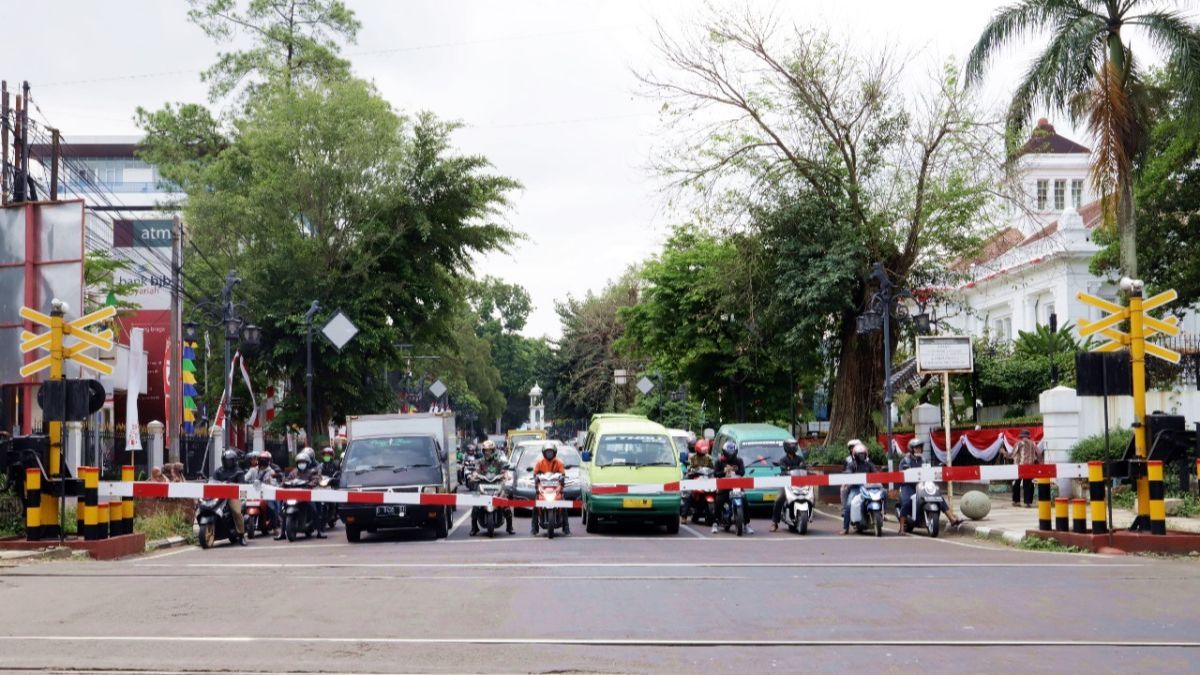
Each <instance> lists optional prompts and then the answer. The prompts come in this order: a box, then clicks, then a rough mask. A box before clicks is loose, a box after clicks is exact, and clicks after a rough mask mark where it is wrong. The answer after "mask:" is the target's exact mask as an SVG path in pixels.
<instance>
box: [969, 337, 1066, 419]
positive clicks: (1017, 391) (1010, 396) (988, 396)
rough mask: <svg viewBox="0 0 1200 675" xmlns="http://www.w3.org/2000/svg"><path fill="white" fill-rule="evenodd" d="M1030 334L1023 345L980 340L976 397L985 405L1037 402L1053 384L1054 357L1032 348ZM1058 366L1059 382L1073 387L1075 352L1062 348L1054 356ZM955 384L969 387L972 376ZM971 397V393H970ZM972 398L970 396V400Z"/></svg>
mask: <svg viewBox="0 0 1200 675" xmlns="http://www.w3.org/2000/svg"><path fill="white" fill-rule="evenodd" d="M1036 339H1037V338H1036V337H1034V336H1031V337H1030V338H1027V339H1026V342H1025V345H1024V346H1023V347H1014V345H1013V344H1011V343H1007V342H1003V341H998V342H987V341H983V340H981V341H978V342H977V343H976V348H975V370H976V372H978V373H979V390H978V391H976V392H974V396H973V398H977V399H979V400H981V401H983V405H1020V404H1027V403H1034V402H1036V401H1037V400H1038V398H1039V397H1040V396H1041V393H1042V392H1043V391H1045V390H1047V389H1049V388H1050V386H1051V382H1052V379H1051V376H1050V363H1051V357H1050V355H1049V354H1048V353H1046V352H1040V351H1038V350H1037V349H1034V348H1032V347H1031V343H1033V342H1035V341H1036ZM1054 362H1055V363H1057V365H1058V375H1059V384H1061V385H1063V386H1067V387H1070V386H1074V383H1075V353H1074V352H1073V351H1065V350H1064V351H1059V352H1057V353H1055V355H1054ZM953 382H954V383H955V386H956V387H959V388H960V389H965V388H967V387H969V386H970V383H971V379H970V378H966V377H964V378H957V379H955V380H953ZM968 396H970V393H968ZM968 400H970V399H968Z"/></svg>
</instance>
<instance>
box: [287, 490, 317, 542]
mask: <svg viewBox="0 0 1200 675" xmlns="http://www.w3.org/2000/svg"><path fill="white" fill-rule="evenodd" d="M308 486H309V483H308V481H307V480H305V479H303V478H293V479H292V480H288V481H284V482H283V487H285V488H296V489H305V488H307V487H308ZM317 517H318V518H319V517H320V514H318V516H317ZM316 529H317V521H316V520H314V519H313V517H312V512H311V509H309V508H308V504H307V503H306V502H302V501H300V500H299V499H289V500H287V501H285V502H284V503H283V533H284V535H285V536H286V537H287V540H288V541H289V542H292V541H296V536H297V535H298V534H299V533H300V532H303V533H304V536H305V538H308V537H311V536H312V534H313V531H315V530H316Z"/></svg>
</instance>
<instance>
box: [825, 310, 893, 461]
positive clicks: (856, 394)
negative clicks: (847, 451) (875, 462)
mask: <svg viewBox="0 0 1200 675" xmlns="http://www.w3.org/2000/svg"><path fill="white" fill-rule="evenodd" d="M855 320H856V316H855V315H854V314H847V315H844V316H843V317H842V329H841V342H842V350H841V354H839V356H838V365H837V376H836V379H835V382H834V385H833V400H832V401H831V403H830V406H831V415H830V424H829V439H830V440H837V441H845V440H849V439H851V438H859V439H862V440H863V441H866V440H868V439H869V438H870V437H871V436H872V434H873V433H874V432H875V431H876V429H877V424H876V422H875V415H876V414H879V413H880V412H881V411H882V409H883V333H882V332H879V333H871V334H869V335H858V334H857V331H856V323H855Z"/></svg>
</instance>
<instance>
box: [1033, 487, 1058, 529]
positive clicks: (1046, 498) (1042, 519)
mask: <svg viewBox="0 0 1200 675" xmlns="http://www.w3.org/2000/svg"><path fill="white" fill-rule="evenodd" d="M1037 498H1038V529H1039V530H1042V531H1045V532H1049V531H1050V530H1052V529H1054V527H1053V526H1052V525H1051V520H1050V511H1051V509H1050V506H1051V504H1053V502H1052V501H1051V500H1050V479H1049V478H1038V479H1037Z"/></svg>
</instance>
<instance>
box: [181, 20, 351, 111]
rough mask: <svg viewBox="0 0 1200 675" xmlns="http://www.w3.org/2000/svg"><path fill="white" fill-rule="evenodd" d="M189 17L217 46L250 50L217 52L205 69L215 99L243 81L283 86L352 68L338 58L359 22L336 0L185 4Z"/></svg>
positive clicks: (344, 75) (342, 73) (345, 72)
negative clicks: (239, 42)
mask: <svg viewBox="0 0 1200 675" xmlns="http://www.w3.org/2000/svg"><path fill="white" fill-rule="evenodd" d="M189 2H190V3H191V5H192V9H191V10H190V11H189V12H188V18H189V19H190V20H191V21H192V23H195V24H196V25H197V26H200V28H201V29H203V30H204V32H205V33H206V34H207V35H208V36H209V37H211V38H213V39H214V40H216V41H218V42H231V41H233V40H235V39H236V38H238V37H240V36H245V37H247V38H249V40H250V43H251V46H250V47H249V48H248V49H244V50H241V51H233V52H222V53H220V54H218V58H217V63H216V64H215V65H213V66H212V67H211V68H209V69H208V70H206V71H204V73H203V75H202V78H203V79H204V80H205V81H206V82H208V83H209V85H210V91H209V95H210V97H211V98H212V99H213V100H214V101H215V100H217V99H219V98H221V97H223V96H225V95H227V94H229V93H230V92H231V91H233V90H235V89H237V88H238V87H239V86H241V85H243V84H245V83H246V81H247V80H253V82H252V83H251V87H252V88H254V87H257V86H261V85H262V84H263V83H264V82H270V81H273V80H278V81H280V82H282V83H284V84H285V85H286V86H289V87H290V86H292V85H295V84H312V83H315V82H320V81H324V80H333V79H344V78H347V77H349V75H350V64H349V62H347V61H345V60H344V59H342V58H341V57H339V56H338V51H339V48H340V43H341V42H343V41H344V42H349V43H353V42H354V39H355V36H356V35H357V34H358V31H359V29H360V28H361V27H362V24H361V23H360V22H359V21H358V19H356V18H354V12H352V11H350V10H349V9H347V8H346V6H345V4H344V3H342V2H341V1H340V0H189Z"/></svg>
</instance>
